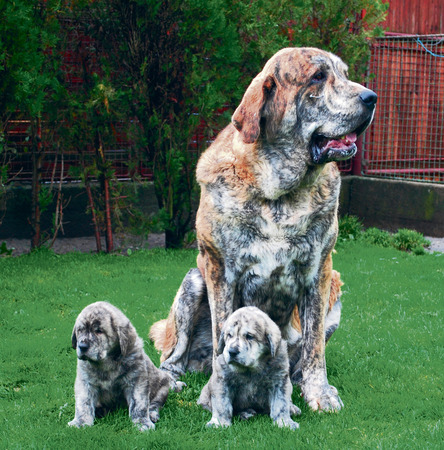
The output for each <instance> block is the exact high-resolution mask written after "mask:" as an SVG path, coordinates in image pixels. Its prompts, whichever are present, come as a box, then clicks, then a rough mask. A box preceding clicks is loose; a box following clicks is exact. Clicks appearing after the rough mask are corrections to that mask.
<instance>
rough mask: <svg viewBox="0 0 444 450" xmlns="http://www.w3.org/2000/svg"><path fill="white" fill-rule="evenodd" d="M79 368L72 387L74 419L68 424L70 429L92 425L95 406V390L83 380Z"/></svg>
mask: <svg viewBox="0 0 444 450" xmlns="http://www.w3.org/2000/svg"><path fill="white" fill-rule="evenodd" d="M80 364H81V363H80ZM80 364H79V366H80ZM79 366H78V367H77V376H76V381H75V385H74V391H75V397H76V413H75V417H74V419H73V420H71V422H69V423H68V425H69V426H70V427H77V428H80V427H83V426H92V425H93V424H94V417H95V405H96V402H97V395H96V390H95V389H94V388H93V387H92V386H91V385H90V384H89V383H88V382H87V381H86V380H83V377H82V375H81V369H80V367H79Z"/></svg>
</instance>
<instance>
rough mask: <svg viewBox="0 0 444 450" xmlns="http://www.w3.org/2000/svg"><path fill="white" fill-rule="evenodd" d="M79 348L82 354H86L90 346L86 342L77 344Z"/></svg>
mask: <svg viewBox="0 0 444 450" xmlns="http://www.w3.org/2000/svg"><path fill="white" fill-rule="evenodd" d="M77 347H78V349H79V350H80V351H81V352H82V353H84V352H86V351H87V350H88V348H89V345H88V344H87V343H86V342H79V343H78V344H77Z"/></svg>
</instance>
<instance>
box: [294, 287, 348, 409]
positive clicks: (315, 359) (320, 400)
mask: <svg viewBox="0 0 444 450" xmlns="http://www.w3.org/2000/svg"><path fill="white" fill-rule="evenodd" d="M323 291H325V290H324V289H322V286H319V284H316V283H313V285H312V286H309V287H308V288H307V289H306V292H305V294H304V298H303V300H302V304H301V308H300V318H301V326H302V353H301V360H300V364H298V366H300V369H301V376H302V377H301V380H300V381H299V384H300V387H301V391H302V395H303V397H304V399H305V401H306V402H307V404H308V405H309V406H310V408H311V409H313V410H315V411H317V410H322V411H338V410H340V409H341V408H342V407H343V406H344V405H343V403H342V401H341V399H340V398H339V395H338V391H337V390H336V388H335V387H333V386H330V385H329V384H328V380H327V369H326V364H325V330H324V328H325V310H326V306H327V301H328V296H327V295H325V293H324V292H323ZM295 376H296V377H297V378H298V379H299V378H300V375H299V374H298V375H296V373H293V374H292V377H293V378H294V377H295Z"/></svg>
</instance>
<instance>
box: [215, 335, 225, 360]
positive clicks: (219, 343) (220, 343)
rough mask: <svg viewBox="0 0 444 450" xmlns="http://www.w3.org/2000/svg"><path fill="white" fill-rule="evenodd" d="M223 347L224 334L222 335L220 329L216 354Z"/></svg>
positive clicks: (219, 352)
mask: <svg viewBox="0 0 444 450" xmlns="http://www.w3.org/2000/svg"><path fill="white" fill-rule="evenodd" d="M224 347H225V336H224V332H223V330H222V332H221V333H220V337H219V342H218V345H217V354H218V355H220V354H221V353H222V352H223V351H224Z"/></svg>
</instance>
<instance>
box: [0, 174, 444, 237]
mask: <svg viewBox="0 0 444 450" xmlns="http://www.w3.org/2000/svg"><path fill="white" fill-rule="evenodd" d="M125 189H126V192H127V194H128V195H130V196H131V198H133V199H134V202H135V203H136V204H137V205H138V206H139V207H140V208H141V209H142V211H144V212H147V213H149V212H156V211H157V210H158V207H157V201H156V198H155V195H154V188H153V185H152V183H143V184H142V185H140V184H133V183H127V185H126V186H125ZM63 192H64V197H65V199H70V202H69V205H68V206H67V207H66V208H65V210H64V231H65V234H64V236H65V237H79V236H92V235H93V228H92V225H91V216H90V215H89V214H87V213H86V210H87V198H86V194H85V190H84V188H83V187H82V186H81V185H80V184H72V185H70V184H67V185H66V186H64V187H63ZM340 214H341V215H344V214H350V215H355V216H358V217H359V218H360V219H361V220H362V221H363V223H364V225H365V226H366V227H369V226H375V227H378V228H382V229H385V230H389V231H397V230H398V229H399V228H411V229H414V230H417V231H419V232H421V233H423V234H424V235H426V236H434V237H444V185H441V184H427V183H410V182H405V181H391V180H382V179H375V178H367V177H355V176H346V177H343V180H342V190H341V199H340ZM30 215H31V189H30V187H29V186H25V187H14V188H11V189H9V190H8V192H7V195H6V199H5V198H0V221H1V225H0V240H1V239H6V238H18V239H28V238H30V236H31V227H30V225H29V218H30ZM51 217H52V212H51V209H49V210H48V211H47V212H46V213H45V214H44V216H43V224H42V228H43V229H47V230H50V229H51V223H50V221H51ZM2 218H3V219H2Z"/></svg>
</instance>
